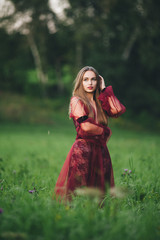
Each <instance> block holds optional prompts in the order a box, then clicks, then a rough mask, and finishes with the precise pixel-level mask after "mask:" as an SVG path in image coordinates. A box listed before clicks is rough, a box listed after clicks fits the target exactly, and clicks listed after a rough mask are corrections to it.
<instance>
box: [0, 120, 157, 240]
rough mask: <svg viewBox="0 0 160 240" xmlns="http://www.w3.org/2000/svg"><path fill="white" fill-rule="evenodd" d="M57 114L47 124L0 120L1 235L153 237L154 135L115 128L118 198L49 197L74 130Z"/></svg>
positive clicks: (113, 150)
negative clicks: (101, 200)
mask: <svg viewBox="0 0 160 240" xmlns="http://www.w3.org/2000/svg"><path fill="white" fill-rule="evenodd" d="M56 117H57V118H58V119H59V120H58V119H56V118H54V120H55V121H54V122H55V124H54V125H52V126H49V125H41V126H37V125H15V124H12V125H7V124H5V125H1V126H0V132H1V135H0V153H1V160H0V173H1V175H0V196H1V197H0V237H1V239H7V240H8V239H30V240H32V239H34V240H36V239H64V238H65V239H70V240H72V239H95V240H96V239H106V238H107V239H112V240H114V239H115V240H116V239H124V236H125V239H139V240H140V239H146V240H150V239H155V240H156V239H157V240H158V239H159V236H160V228H159V227H160V218H159V211H160V204H159V202H160V191H159V189H160V181H159V167H160V165H159V163H160V161H159V160H160V159H159V157H160V156H159V141H160V139H159V136H158V135H154V134H150V133H148V132H136V131H134V132H132V131H127V130H121V129H118V128H112V132H113V136H112V138H111V139H110V142H109V150H110V154H111V158H112V162H113V168H114V175H115V181H116V189H115V192H114V193H115V194H116V196H117V197H111V196H110V195H109V194H107V195H106V198H105V201H104V205H103V207H101V208H100V206H99V204H98V202H97V198H96V196H95V198H89V197H87V195H86V196H81V195H78V196H76V197H75V199H74V200H73V202H72V203H70V204H67V205H64V204H60V203H58V202H56V201H54V200H52V198H51V197H52V194H53V189H54V185H55V182H56V179H57V177H58V174H59V172H60V169H61V167H62V165H63V162H64V160H65V158H66V155H67V153H68V151H69V149H70V147H71V145H72V143H73V141H74V139H75V132H74V127H73V125H72V124H71V123H70V121H69V120H68V121H67V119H66V120H65V121H64V117H60V116H59V117H58V116H56ZM126 168H127V169H128V171H126ZM124 169H125V171H124ZM129 170H132V172H131V173H130V174H127V175H125V177H124V175H123V173H124V172H125V173H127V172H128V173H129ZM93 226H94V227H93Z"/></svg>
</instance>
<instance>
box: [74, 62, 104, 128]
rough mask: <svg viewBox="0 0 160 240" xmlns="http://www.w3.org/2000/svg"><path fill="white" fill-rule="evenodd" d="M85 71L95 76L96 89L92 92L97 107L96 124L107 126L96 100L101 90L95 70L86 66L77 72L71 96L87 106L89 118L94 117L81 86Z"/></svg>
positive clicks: (98, 102) (98, 101)
mask: <svg viewBox="0 0 160 240" xmlns="http://www.w3.org/2000/svg"><path fill="white" fill-rule="evenodd" d="M87 71H92V72H94V73H95V75H96V80H97V87H96V90H95V92H94V96H93V99H94V100H95V103H96V107H97V118H98V122H99V123H101V124H104V125H107V122H108V121H107V115H106V113H105V112H104V111H103V109H102V107H101V103H100V100H99V99H98V97H99V94H100V92H101V90H100V77H99V74H98V72H97V70H96V69H94V68H93V67H91V66H86V67H83V68H82V69H81V70H80V71H79V73H78V74H77V77H76V79H75V81H74V89H73V92H72V96H77V97H79V98H80V99H81V100H82V101H83V103H84V104H85V106H87V108H88V111H89V117H92V118H93V117H94V113H93V109H92V106H91V103H90V101H89V99H88V97H87V94H86V92H85V90H84V88H83V85H82V81H83V76H84V74H85V72H87Z"/></svg>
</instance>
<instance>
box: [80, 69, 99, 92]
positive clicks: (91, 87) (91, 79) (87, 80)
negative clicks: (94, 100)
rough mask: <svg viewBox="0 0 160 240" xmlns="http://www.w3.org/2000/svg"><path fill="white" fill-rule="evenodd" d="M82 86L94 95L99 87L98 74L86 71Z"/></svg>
mask: <svg viewBox="0 0 160 240" xmlns="http://www.w3.org/2000/svg"><path fill="white" fill-rule="evenodd" d="M82 85H83V88H84V90H85V92H87V93H93V92H94V91H95V90H96V87H97V79H96V74H95V73H94V72H93V71H90V70H89V71H86V72H85V74H84V75H83V80H82Z"/></svg>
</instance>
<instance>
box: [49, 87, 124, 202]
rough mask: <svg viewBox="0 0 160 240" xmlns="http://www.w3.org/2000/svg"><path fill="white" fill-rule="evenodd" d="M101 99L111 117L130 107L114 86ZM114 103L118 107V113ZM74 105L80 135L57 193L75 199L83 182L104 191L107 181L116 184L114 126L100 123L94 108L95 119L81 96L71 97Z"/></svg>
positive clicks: (68, 156)
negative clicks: (111, 140) (110, 146)
mask: <svg viewBox="0 0 160 240" xmlns="http://www.w3.org/2000/svg"><path fill="white" fill-rule="evenodd" d="M99 100H100V101H101V105H102V108H103V109H104V110H105V111H106V112H107V115H108V116H110V117H118V116H120V115H121V114H122V113H124V112H125V110H126V109H125V107H124V106H123V105H122V104H121V103H120V102H119V100H118V99H117V98H116V97H115V95H114V93H113V89H112V87H111V86H109V87H107V88H105V89H104V90H103V91H102V92H101V93H100V95H99ZM113 106H114V107H115V108H116V109H117V112H116V113H114V114H113V113H112V112H113V111H112V109H113ZM70 108H71V113H70V117H71V118H72V119H73V122H74V125H75V127H76V132H77V136H76V140H75V142H74V144H73V145H72V147H71V149H70V151H69V153H68V155H67V158H66V160H65V162H64V165H63V167H62V170H61V172H60V174H59V177H58V180H57V183H56V186H55V192H54V195H53V196H54V197H55V195H56V198H59V199H62V198H64V199H71V194H73V193H74V190H75V189H76V188H79V187H82V186H87V187H95V188H98V189H100V190H101V191H102V192H103V193H104V192H105V187H106V184H108V185H109V186H110V187H114V177H113V169H112V163H111V158H110V155H109V152H108V148H107V146H106V142H107V140H108V139H109V137H110V135H111V130H110V128H109V127H107V126H105V125H102V124H99V123H97V116H96V111H95V109H94V108H93V110H94V119H93V118H90V117H88V109H87V107H86V106H85V105H84V103H83V102H82V101H81V100H80V99H79V98H78V97H76V96H74V97H72V98H71V101H70Z"/></svg>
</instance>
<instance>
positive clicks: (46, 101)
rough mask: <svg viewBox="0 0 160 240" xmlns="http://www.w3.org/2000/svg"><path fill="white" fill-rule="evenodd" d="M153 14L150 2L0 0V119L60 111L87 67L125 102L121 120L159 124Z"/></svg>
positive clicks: (42, 119) (158, 5)
mask: <svg viewBox="0 0 160 240" xmlns="http://www.w3.org/2000/svg"><path fill="white" fill-rule="evenodd" d="M159 13H160V2H159V1H158V0H145V1H144V0H135V1H132V0H87V1H86V0H77V1H76V0H49V1H48V0H27V1H25V0H10V1H8V0H0V122H1V123H4V122H5V123H6V122H9V123H10V122H16V123H40V124H53V123H54V114H58V113H59V114H62V116H65V117H66V116H67V111H68V103H69V100H70V96H71V93H72V88H73V81H74V79H75V77H76V74H77V72H78V71H79V70H80V68H81V67H83V66H85V65H91V66H93V67H95V68H96V69H97V70H98V72H99V73H100V75H102V76H103V77H104V79H105V81H106V85H112V86H113V89H114V92H115V95H116V96H117V97H118V98H119V99H120V101H121V102H122V103H124V105H125V106H126V108H127V112H126V113H125V115H124V117H122V120H118V121H119V124H120V125H121V126H125V127H126V126H131V127H132V126H133V125H134V126H137V128H138V127H139V126H141V127H143V128H146V129H150V130H158V129H160V121H159V103H160V100H159V99H160V98H159V89H160V68H159V66H160V40H159V39H160V14H159Z"/></svg>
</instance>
